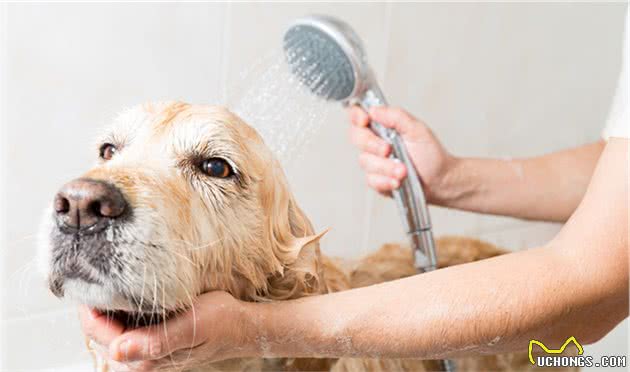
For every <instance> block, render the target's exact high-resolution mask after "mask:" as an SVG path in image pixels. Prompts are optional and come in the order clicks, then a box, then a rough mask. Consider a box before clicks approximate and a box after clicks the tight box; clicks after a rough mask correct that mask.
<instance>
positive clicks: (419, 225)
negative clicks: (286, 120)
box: [284, 15, 437, 271]
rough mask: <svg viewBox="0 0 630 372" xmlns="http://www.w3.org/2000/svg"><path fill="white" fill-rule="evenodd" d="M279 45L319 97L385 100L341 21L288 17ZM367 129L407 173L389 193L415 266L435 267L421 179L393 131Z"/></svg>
mask: <svg viewBox="0 0 630 372" xmlns="http://www.w3.org/2000/svg"><path fill="white" fill-rule="evenodd" d="M284 50H285V54H286V57H287V62H288V64H289V67H290V69H291V71H292V72H293V73H294V74H295V75H296V76H297V77H298V79H299V80H300V81H301V82H302V83H304V85H306V86H307V87H308V88H310V89H311V91H312V92H313V93H315V94H317V95H318V96H320V97H323V98H325V99H328V100H332V101H341V102H343V103H345V104H359V105H360V106H362V107H363V109H365V110H367V109H369V108H370V107H372V106H382V105H386V104H387V103H386V100H385V97H384V96H383V93H382V92H381V90H380V88H379V86H378V84H377V82H376V79H375V77H374V73H373V72H372V70H371V68H370V66H369V65H368V63H367V58H366V55H365V52H364V49H363V46H362V44H361V40H360V39H359V37H358V36H357V34H356V33H355V32H354V31H353V30H352V29H351V28H350V27H349V26H348V25H347V24H345V23H344V22H342V21H340V20H337V19H334V18H332V17H328V16H319V15H318V16H308V17H304V18H300V19H297V20H296V21H294V22H293V23H292V24H291V26H290V27H289V29H288V30H287V31H286V33H285V35H284ZM370 128H371V129H372V130H373V131H374V132H375V133H376V134H377V135H379V136H380V137H382V138H383V139H385V140H387V141H388V142H390V143H391V145H392V150H393V151H392V154H391V157H392V158H395V159H398V160H400V161H401V162H403V163H404V164H405V166H406V168H407V173H408V175H407V177H406V179H405V180H404V181H403V183H402V184H401V186H400V188H398V189H397V190H395V191H394V193H393V194H394V198H395V199H396V202H397V204H398V208H399V211H400V214H401V217H402V220H403V223H404V226H405V231H406V232H407V234H408V235H409V237H410V239H411V244H412V247H413V248H414V257H415V264H416V267H417V269H418V270H420V271H431V270H434V269H435V268H436V265H437V259H436V255H435V246H434V241H433V235H432V232H431V220H430V218H429V211H428V209H427V205H426V200H425V197H424V192H423V190H422V184H421V182H420V178H419V177H418V175H417V173H416V171H415V168H414V166H413V164H412V163H411V160H410V158H409V156H408V154H407V151H406V149H405V146H404V144H403V142H402V140H401V138H400V136H399V135H398V133H396V131H394V130H392V129H389V128H385V127H384V126H382V125H381V124H379V123H376V122H374V121H372V122H371V123H370Z"/></svg>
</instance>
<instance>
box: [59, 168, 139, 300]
mask: <svg viewBox="0 0 630 372" xmlns="http://www.w3.org/2000/svg"><path fill="white" fill-rule="evenodd" d="M129 212H130V208H129V205H128V203H127V201H126V200H125V198H124V196H123V194H122V192H121V191H120V190H119V189H118V188H117V187H115V186H114V185H112V184H109V183H107V182H104V181H100V180H94V179H88V178H79V179H76V180H73V181H71V182H69V183H67V184H66V185H64V186H63V187H62V188H61V190H60V191H59V192H58V193H57V195H56V196H55V199H54V214H53V218H54V220H55V225H56V226H55V229H54V231H53V233H52V236H51V238H52V242H53V248H52V249H53V251H52V253H53V255H52V259H53V262H52V264H53V265H52V272H51V273H50V278H49V287H50V290H51V291H52V292H53V294H55V295H56V296H57V297H63V284H64V282H65V281H66V280H68V279H79V280H82V281H84V282H86V283H89V284H101V283H100V280H99V277H101V276H103V275H104V276H107V275H108V274H109V272H110V270H111V266H112V262H111V258H112V256H113V255H114V254H115V252H114V247H113V236H114V232H115V229H114V227H115V225H116V223H118V222H119V221H120V220H122V219H123V217H125V216H128V215H129Z"/></svg>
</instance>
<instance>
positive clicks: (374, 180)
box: [367, 174, 400, 195]
mask: <svg viewBox="0 0 630 372" xmlns="http://www.w3.org/2000/svg"><path fill="white" fill-rule="evenodd" d="M367 183H368V186H370V187H371V188H373V189H374V190H376V191H378V192H380V193H381V194H384V195H387V194H388V193H390V192H391V191H392V190H395V189H397V188H398V187H400V181H398V180H397V179H395V178H390V177H387V176H382V175H380V174H368V175H367Z"/></svg>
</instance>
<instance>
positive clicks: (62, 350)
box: [0, 309, 91, 371]
mask: <svg viewBox="0 0 630 372" xmlns="http://www.w3.org/2000/svg"><path fill="white" fill-rule="evenodd" d="M0 327H1V328H2V332H1V334H2V338H3V339H4V341H5V343H4V344H5V349H4V350H3V352H4V360H3V365H2V366H1V367H2V369H3V370H7V371H25V370H35V369H45V368H48V369H51V368H52V369H55V370H58V369H65V368H64V367H66V366H72V365H75V366H76V365H88V363H90V361H91V357H90V355H89V353H88V352H87V349H86V347H85V342H84V339H83V335H82V334H81V330H80V326H79V320H78V318H77V314H76V311H75V310H74V309H67V310H65V311H64V310H62V311H56V312H51V313H45V314H39V315H38V314H33V315H32V316H25V317H20V318H15V319H14V320H10V321H4V322H2V323H1V325H0Z"/></svg>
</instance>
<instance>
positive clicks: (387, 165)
mask: <svg viewBox="0 0 630 372" xmlns="http://www.w3.org/2000/svg"><path fill="white" fill-rule="evenodd" d="M359 164H360V165H361V168H363V170H365V172H366V173H367V174H375V175H379V176H384V177H388V178H392V179H395V180H397V181H401V180H402V179H403V178H405V176H406V175H407V169H406V168H405V166H404V165H403V164H402V163H401V162H400V161H397V160H393V159H389V158H382V157H379V156H376V155H372V154H369V153H365V152H364V153H362V154H361V155H359Z"/></svg>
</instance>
